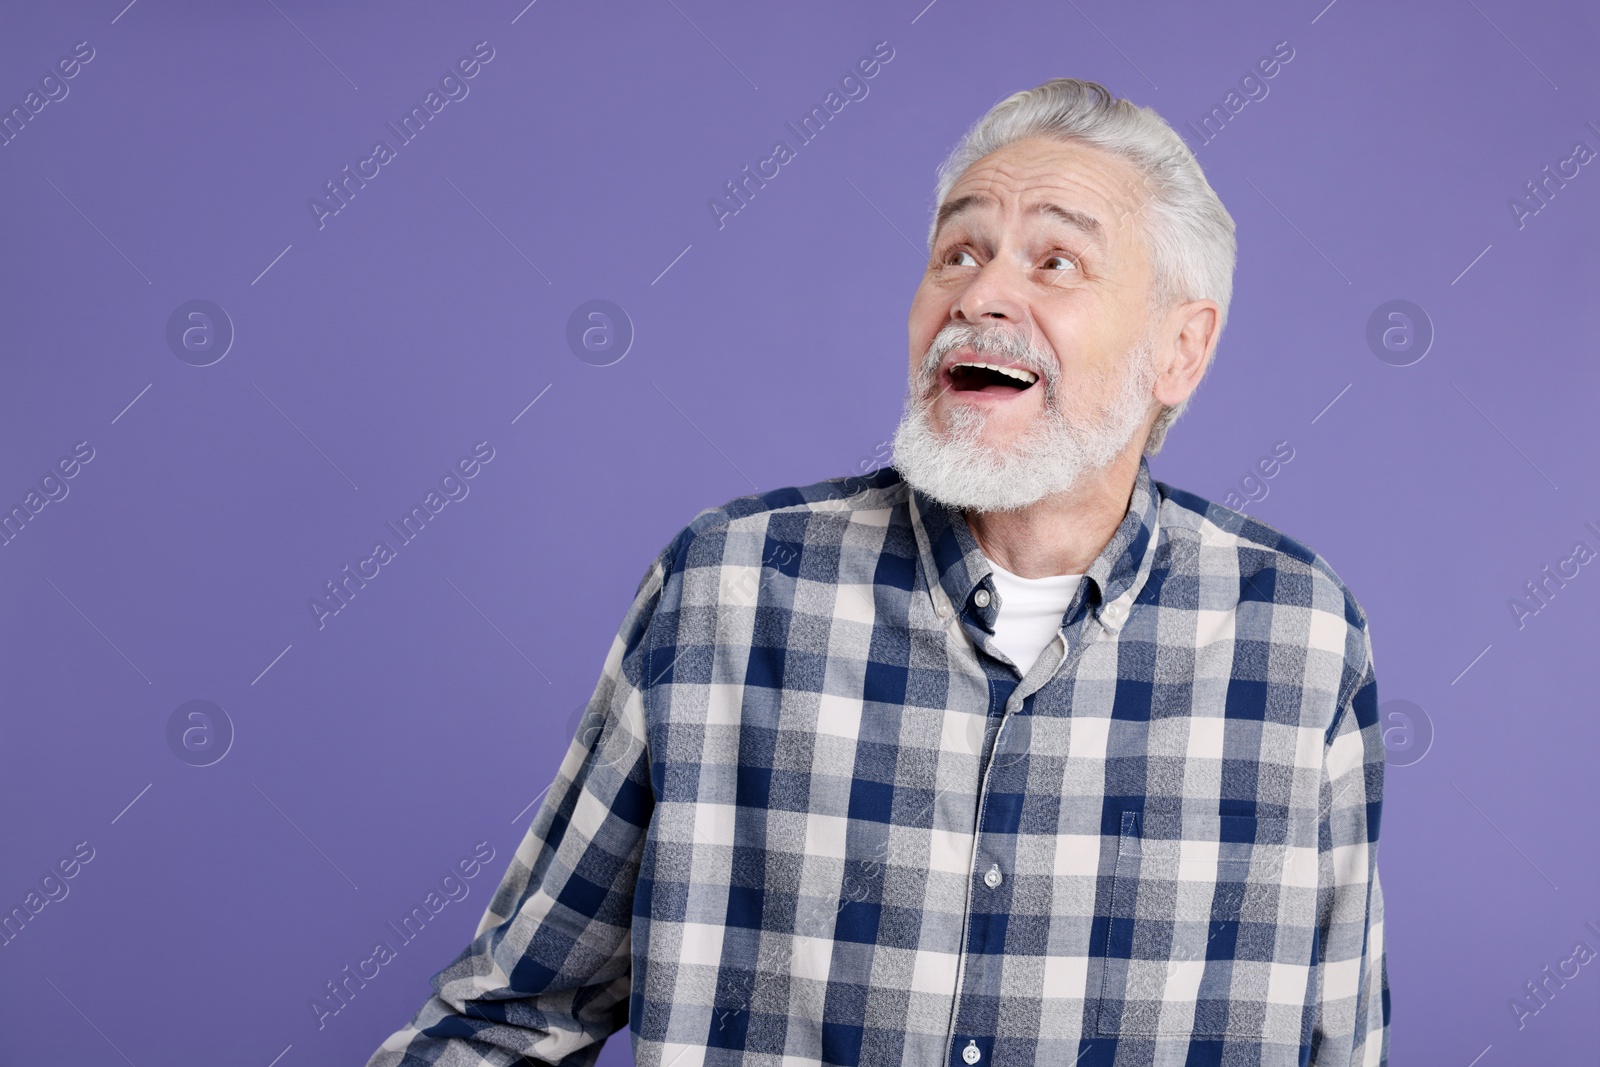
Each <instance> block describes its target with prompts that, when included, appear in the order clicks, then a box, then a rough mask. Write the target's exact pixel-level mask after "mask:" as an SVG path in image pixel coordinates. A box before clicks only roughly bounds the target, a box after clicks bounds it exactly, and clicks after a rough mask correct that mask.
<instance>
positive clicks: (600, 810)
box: [367, 542, 676, 1067]
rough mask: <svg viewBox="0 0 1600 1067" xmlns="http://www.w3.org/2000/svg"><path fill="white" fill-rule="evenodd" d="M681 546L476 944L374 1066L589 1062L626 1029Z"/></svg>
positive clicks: (656, 580) (618, 650) (631, 618)
mask: <svg viewBox="0 0 1600 1067" xmlns="http://www.w3.org/2000/svg"><path fill="white" fill-rule="evenodd" d="M675 545H676V542H674V545H669V546H668V548H667V549H666V550H664V551H663V552H662V554H661V555H660V556H659V557H657V559H656V561H655V562H654V563H653V564H652V565H651V567H650V569H649V571H648V572H647V573H646V574H645V576H644V578H643V580H642V581H641V582H640V583H639V588H638V591H637V592H636V593H635V595H634V599H633V603H632V605H631V606H630V607H629V608H628V611H627V614H626V615H625V616H624V618H623V620H622V625H621V627H620V629H619V630H618V632H617V635H616V637H615V638H614V639H613V641H612V644H611V650H610V652H609V654H608V655H607V656H606V660H605V666H604V668H603V670H602V671H601V675H600V680H599V682H598V683H597V684H596V686H595V689H594V693H593V695H592V696H591V697H590V699H589V703H588V705H587V707H586V708H585V713H584V716H583V719H582V721H581V723H580V725H579V727H578V731H577V735H576V736H575V737H574V738H573V739H572V742H571V744H570V745H569V746H568V748H567V754H566V757H565V758H564V759H563V760H562V762H561V766H560V769H559V770H558V771H557V772H556V778H555V782H554V783H553V784H552V785H551V787H550V790H549V793H548V795H547V796H546V797H545V799H544V803H543V804H542V805H541V806H540V808H539V812H538V814H537V815H535V816H534V819H533V823H532V824H531V825H530V826H529V828H528V832H527V834H526V836H524V837H523V839H522V843H521V844H520V845H519V846H518V848H517V851H516V855H515V856H514V857H513V858H512V861H511V865H510V868H509V869H508V870H507V871H506V873H505V875H504V877H503V878H502V880H501V882H500V885H499V888H498V889H496V891H495V894H494V897H493V899H491V900H490V902H489V904H488V907H487V909H486V910H485V912H484V914H483V918H482V919H480V920H479V922H478V929H477V933H476V935H475V937H474V939H473V941H472V943H471V944H470V945H468V946H467V947H466V948H465V949H463V950H462V952H461V954H460V955H459V956H457V957H456V959H455V960H454V962H452V963H451V964H450V965H449V966H447V967H446V968H445V969H444V970H442V971H440V972H439V973H438V974H436V975H434V976H433V978H432V980H431V984H432V986H433V989H434V994H433V996H431V997H430V998H429V999H428V1000H427V1001H426V1002H425V1003H424V1004H423V1005H422V1008H421V1009H420V1010H419V1011H418V1012H417V1014H416V1015H415V1016H414V1017H413V1018H412V1020H411V1022H410V1023H409V1024H407V1025H406V1026H405V1027H404V1028H403V1029H401V1030H399V1031H397V1032H396V1033H394V1034H393V1035H391V1036H390V1037H389V1039H388V1040H386V1041H385V1042H384V1043H383V1045H382V1046H381V1047H380V1048H379V1049H378V1050H377V1051H376V1052H375V1053H373V1055H372V1057H371V1058H370V1059H369V1060H368V1061H367V1067H421V1065H424V1064H429V1065H432V1064H440V1065H444V1064H448V1065H449V1067H478V1065H489V1064H493V1065H495V1067H508V1065H513V1064H515V1065H518V1067H523V1065H530V1064H560V1065H562V1067H582V1065H588V1064H592V1063H594V1061H595V1059H596V1058H597V1057H598V1056H599V1054H600V1046H601V1044H602V1043H603V1042H604V1041H605V1039H606V1038H607V1037H608V1036H609V1035H610V1034H612V1033H614V1032H615V1031H617V1030H619V1029H621V1028H622V1027H623V1026H625V1025H626V1024H627V1018H628V994H629V989H630V980H631V969H632V957H631V944H632V939H631V936H630V935H631V929H632V920H633V897H634V886H635V882H636V880H637V877H638V872H639V861H640V855H641V852H642V849H643V846H644V837H645V829H646V827H647V826H648V825H649V821H650V815H651V812H652V810H653V807H654V800H653V793H652V790H651V787H650V779H649V773H648V769H649V761H648V757H647V753H646V745H645V716H644V699H643V694H644V691H645V690H646V689H647V688H648V684H649V679H648V678H647V677H646V672H647V671H648V670H649V669H650V668H649V664H648V659H649V655H648V653H649V646H650V642H649V640H648V630H649V625H650V622H651V620H652V619H653V617H654V615H655V612H656V608H657V606H658V603H659V600H660V596H661V590H662V586H663V583H664V580H665V575H666V570H667V567H668V566H669V565H670V560H671V554H672V552H673V548H674V546H675ZM658 669H659V668H658Z"/></svg>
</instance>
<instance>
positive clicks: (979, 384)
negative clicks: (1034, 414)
mask: <svg viewBox="0 0 1600 1067" xmlns="http://www.w3.org/2000/svg"><path fill="white" fill-rule="evenodd" d="M944 377H945V382H946V384H947V386H948V387H949V390H950V391H951V392H953V393H988V394H994V395H997V396H1011V395H1015V394H1017V393H1024V392H1027V391H1028V390H1029V389H1032V388H1033V386H1034V383H1035V382H1037V381H1038V380H1039V376H1038V375H1037V374H1035V373H1034V372H1033V371H1031V370H1023V369H1022V368H1021V367H1002V366H1000V365H998V364H995V363H984V362H981V361H978V360H962V361H960V362H958V363H952V364H950V366H949V367H947V368H946V369H945V372H944Z"/></svg>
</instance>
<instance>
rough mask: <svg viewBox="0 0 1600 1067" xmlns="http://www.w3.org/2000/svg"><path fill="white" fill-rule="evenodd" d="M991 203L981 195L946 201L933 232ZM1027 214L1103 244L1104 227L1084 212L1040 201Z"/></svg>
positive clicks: (988, 198) (959, 197) (989, 199)
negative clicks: (1048, 218) (1077, 231)
mask: <svg viewBox="0 0 1600 1067" xmlns="http://www.w3.org/2000/svg"><path fill="white" fill-rule="evenodd" d="M993 203H994V200H993V198H992V197H988V196H984V195H983V194H981V193H970V194H968V195H967V196H958V197H956V198H955V199H954V200H949V201H946V202H945V203H944V204H943V205H942V206H941V207H940V208H939V214H938V217H937V218H936V219H935V222H934V232H935V233H938V232H940V231H942V230H943V229H944V225H945V223H947V222H949V221H950V220H951V219H952V218H954V217H955V216H957V215H959V214H961V213H963V212H966V211H970V210H972V209H973V208H975V207H980V206H984V205H989V204H993ZM1027 214H1029V215H1047V216H1049V217H1050V218H1053V219H1055V220H1056V221H1057V222H1060V223H1062V224H1063V225H1066V226H1071V227H1072V228H1073V229H1075V230H1081V231H1083V232H1084V233H1085V234H1087V235H1088V236H1089V238H1090V239H1091V240H1093V241H1095V242H1097V243H1100V244H1104V243H1105V236H1106V234H1105V227H1104V226H1102V225H1100V220H1099V219H1097V218H1095V217H1094V216H1093V215H1090V214H1088V213H1086V212H1083V211H1078V210H1077V209H1075V208H1068V207H1062V206H1061V205H1060V204H1052V203H1050V202H1049V201H1040V202H1039V203H1036V204H1034V205H1033V206H1032V207H1030V208H1028V210H1027Z"/></svg>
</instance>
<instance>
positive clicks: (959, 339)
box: [917, 322, 1060, 398]
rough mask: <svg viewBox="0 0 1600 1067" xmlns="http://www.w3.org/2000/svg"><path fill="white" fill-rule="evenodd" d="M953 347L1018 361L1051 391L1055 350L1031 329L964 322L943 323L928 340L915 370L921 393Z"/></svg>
mask: <svg viewBox="0 0 1600 1067" xmlns="http://www.w3.org/2000/svg"><path fill="white" fill-rule="evenodd" d="M957 348H970V349H972V350H973V352H975V353H977V354H978V355H982V356H998V357H1001V358H1002V359H1004V360H1006V361H1007V362H1009V363H1016V364H1020V365H1021V366H1023V367H1025V368H1027V369H1028V370H1031V371H1033V372H1034V373H1035V374H1037V375H1039V377H1040V378H1041V379H1042V380H1043V382H1044V385H1045V392H1046V394H1048V395H1054V393H1055V388H1056V378H1057V376H1058V375H1059V373H1060V368H1059V366H1058V364H1057V363H1056V358H1055V353H1054V352H1053V351H1052V350H1051V349H1050V347H1049V346H1048V345H1046V344H1044V343H1042V342H1041V340H1040V339H1039V338H1038V336H1037V333H1036V332H1035V331H1033V330H1031V329H1029V330H1017V329H1013V328H1010V327H1003V326H974V325H972V324H971V323H964V322H953V323H950V324H948V325H946V326H945V327H943V328H942V329H941V330H940V331H939V332H938V333H937V334H935V335H934V338H933V340H932V342H930V343H929V345H928V351H927V354H926V355H924V356H923V359H922V366H921V367H920V368H919V369H918V373H917V377H918V384H919V386H920V387H921V391H924V392H925V391H926V390H927V389H928V388H929V387H931V386H932V385H933V384H934V382H935V381H936V379H937V377H938V373H939V365H940V364H941V363H943V362H944V358H945V356H947V355H949V354H950V353H951V352H953V351H954V350H956V349H957ZM1047 398H1048V397H1047Z"/></svg>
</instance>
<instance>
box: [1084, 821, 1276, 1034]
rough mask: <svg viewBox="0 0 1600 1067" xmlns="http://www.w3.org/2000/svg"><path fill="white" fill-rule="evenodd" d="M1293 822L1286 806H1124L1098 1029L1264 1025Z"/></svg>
mask: <svg viewBox="0 0 1600 1067" xmlns="http://www.w3.org/2000/svg"><path fill="white" fill-rule="evenodd" d="M1287 829H1288V826H1287V820H1286V819H1284V818H1282V817H1278V818H1270V817H1259V818H1258V817H1257V816H1254V815H1217V814H1184V815H1151V814H1148V813H1145V812H1140V811H1124V812H1123V813H1122V818H1121V832H1120V834H1119V835H1118V840H1117V860H1116V870H1115V873H1114V875H1113V879H1112V889H1111V914H1110V917H1109V920H1108V922H1107V924H1106V940H1105V945H1104V959H1103V960H1102V963H1103V969H1102V972H1101V986H1100V998H1099V1009H1098V1011H1097V1013H1096V1028H1097V1032H1098V1033H1099V1034H1102V1035H1111V1036H1115V1035H1148V1036H1157V1035H1160V1036H1167V1035H1171V1036H1181V1035H1187V1034H1193V1035H1196V1036H1215V1037H1230V1038H1233V1037H1239V1038H1248V1037H1260V1036H1262V1028H1263V1023H1264V1021H1265V1016H1266V1012H1267V998H1266V983H1267V980H1268V978H1269V977H1270V970H1271V966H1272V963H1271V938H1272V931H1273V923H1272V921H1271V920H1272V918H1273V916H1274V915H1275V914H1276V912H1277V906H1278V899H1279V889H1280V878H1281V873H1282V868H1283V862H1284V858H1285V854H1286V849H1287V845H1286V836H1285V835H1286V833H1287ZM1263 920H1266V921H1263ZM1263 938H1266V939H1267V940H1266V945H1265V949H1266V959H1265V960H1261V959H1260V958H1259V957H1260V956H1261V954H1262V951H1263V945H1262V943H1261V942H1262V939H1263Z"/></svg>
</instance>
